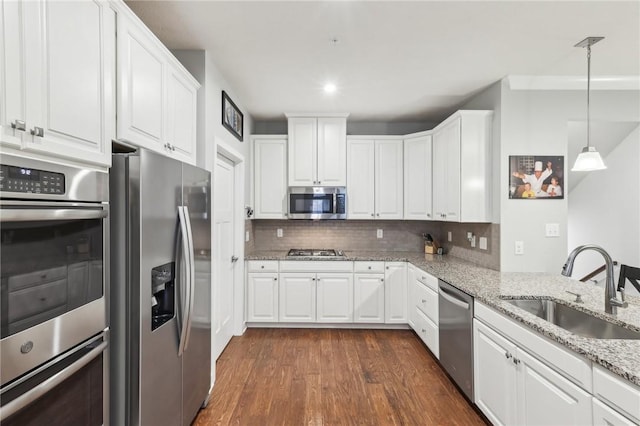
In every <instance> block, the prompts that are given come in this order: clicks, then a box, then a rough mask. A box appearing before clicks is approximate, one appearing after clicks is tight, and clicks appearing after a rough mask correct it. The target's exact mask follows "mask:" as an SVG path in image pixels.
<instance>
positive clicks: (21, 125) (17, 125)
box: [11, 120, 27, 130]
mask: <svg viewBox="0 0 640 426" xmlns="http://www.w3.org/2000/svg"><path fill="white" fill-rule="evenodd" d="M11 128H12V129H14V130H26V128H27V123H25V122H24V121H22V120H13V121H12V122H11Z"/></svg>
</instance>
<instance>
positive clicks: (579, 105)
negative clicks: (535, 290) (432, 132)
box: [498, 81, 640, 273]
mask: <svg viewBox="0 0 640 426" xmlns="http://www.w3.org/2000/svg"><path fill="white" fill-rule="evenodd" d="M639 95H640V92H638V91H606V90H595V91H592V93H591V120H592V121H594V120H611V121H634V120H636V121H637V120H638V117H639V116H640V96H639ZM501 99H502V113H501V120H502V122H501V141H502V142H501V151H502V152H501V155H500V165H499V170H500V175H501V177H500V190H499V192H498V194H499V196H500V199H501V217H500V224H501V247H502V253H501V259H500V265H501V270H502V271H523V272H550V273H557V272H558V271H560V270H561V268H562V265H563V264H564V261H565V259H566V257H567V254H568V247H567V221H568V198H569V197H570V194H569V195H568V196H567V197H565V198H564V199H563V200H539V201H523V200H509V199H508V196H507V194H508V184H509V170H508V157H509V155H562V156H564V157H565V168H570V167H572V165H571V164H567V162H566V157H567V142H568V122H569V121H576V120H584V118H585V114H586V95H585V92H584V91H581V90H576V91H561V90H553V91H544V90H510V89H509V87H508V83H507V81H503V86H502V97H501ZM591 173H597V172H591ZM566 175H567V174H566V173H565V176H566ZM566 184H567V182H565V185H566ZM635 190H636V191H637V190H638V189H637V188H635ZM612 208H613V207H612ZM546 223H558V224H560V237H559V238H547V237H545V224H546ZM592 226H606V224H603V223H594V224H592ZM515 241H523V242H524V255H515V254H514V242H515ZM592 242H593V243H596V244H597V243H598V241H592Z"/></svg>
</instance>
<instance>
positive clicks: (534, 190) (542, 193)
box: [509, 155, 565, 200]
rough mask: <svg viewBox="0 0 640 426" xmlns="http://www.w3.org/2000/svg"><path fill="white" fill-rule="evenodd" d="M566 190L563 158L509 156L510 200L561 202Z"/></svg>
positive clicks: (552, 156) (550, 156) (551, 156)
mask: <svg viewBox="0 0 640 426" xmlns="http://www.w3.org/2000/svg"><path fill="white" fill-rule="evenodd" d="M564 189H565V188H564V157H563V156H557V155H555V156H554V155H510V156H509V198H510V199H522V200H561V199H563V198H564Z"/></svg>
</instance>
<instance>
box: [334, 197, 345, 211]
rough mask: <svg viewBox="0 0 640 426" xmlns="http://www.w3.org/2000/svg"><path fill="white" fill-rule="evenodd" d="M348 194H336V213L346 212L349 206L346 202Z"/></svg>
mask: <svg viewBox="0 0 640 426" xmlns="http://www.w3.org/2000/svg"><path fill="white" fill-rule="evenodd" d="M345 197H346V194H336V213H338V214H341V213H346V212H347V206H346V203H345Z"/></svg>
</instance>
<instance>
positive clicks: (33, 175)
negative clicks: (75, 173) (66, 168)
mask: <svg viewBox="0 0 640 426" xmlns="http://www.w3.org/2000/svg"><path fill="white" fill-rule="evenodd" d="M0 191H7V192H31V193H35V194H54V195H61V194H64V193H65V176H64V174H62V173H55V172H49V171H46V170H36V169H30V168H27V167H16V166H9V165H6V164H0Z"/></svg>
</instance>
